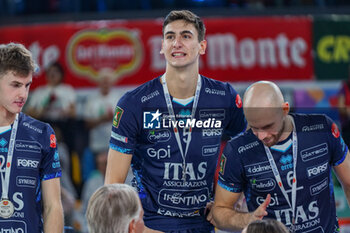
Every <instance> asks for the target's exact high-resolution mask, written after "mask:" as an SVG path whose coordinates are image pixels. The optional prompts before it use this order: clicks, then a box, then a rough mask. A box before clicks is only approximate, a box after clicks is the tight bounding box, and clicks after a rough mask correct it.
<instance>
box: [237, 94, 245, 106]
mask: <svg viewBox="0 0 350 233" xmlns="http://www.w3.org/2000/svg"><path fill="white" fill-rule="evenodd" d="M242 105H243V104H242V99H241V97H240V96H239V95H238V94H237V95H236V106H237V108H241V107H242Z"/></svg>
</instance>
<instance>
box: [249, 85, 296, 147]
mask: <svg viewBox="0 0 350 233" xmlns="http://www.w3.org/2000/svg"><path fill="white" fill-rule="evenodd" d="M243 110H244V115H245V117H246V119H247V121H248V125H249V127H250V128H251V129H252V131H253V133H254V134H255V135H256V136H257V137H258V138H259V139H260V140H261V141H262V142H263V143H264V144H265V145H267V146H272V145H275V144H276V143H277V142H279V141H280V140H281V139H284V138H285V135H287V136H288V131H286V129H288V130H289V129H290V124H289V120H288V119H287V115H288V113H289V104H288V103H287V102H284V98H283V95H282V93H281V90H280V89H279V87H278V86H277V85H276V84H274V83H273V82H268V81H261V82H256V83H254V84H252V85H251V86H250V87H248V88H247V90H246V92H245V93H244V97H243ZM286 119H287V120H286ZM285 133H286V134H285Z"/></svg>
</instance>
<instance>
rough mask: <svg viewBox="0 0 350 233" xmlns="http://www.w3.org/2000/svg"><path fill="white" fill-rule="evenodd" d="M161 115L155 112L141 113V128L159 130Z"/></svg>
mask: <svg viewBox="0 0 350 233" xmlns="http://www.w3.org/2000/svg"><path fill="white" fill-rule="evenodd" d="M161 115H162V113H160V112H159V109H157V111H153V112H143V128H144V129H160V116H161Z"/></svg>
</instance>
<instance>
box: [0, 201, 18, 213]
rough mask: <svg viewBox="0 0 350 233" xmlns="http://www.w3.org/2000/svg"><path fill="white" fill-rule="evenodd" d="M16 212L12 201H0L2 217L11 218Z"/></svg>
mask: <svg viewBox="0 0 350 233" xmlns="http://www.w3.org/2000/svg"><path fill="white" fill-rule="evenodd" d="M14 212H15V208H14V206H13V203H12V202H11V201H10V200H6V199H3V200H1V201H0V217H1V218H10V217H11V216H12V215H13V213H14Z"/></svg>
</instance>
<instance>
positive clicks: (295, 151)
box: [264, 117, 298, 225]
mask: <svg viewBox="0 0 350 233" xmlns="http://www.w3.org/2000/svg"><path fill="white" fill-rule="evenodd" d="M291 119H292V124H293V139H292V143H293V180H292V182H293V183H292V203H291V202H290V200H289V197H288V194H287V192H286V190H285V189H284V186H283V183H282V179H281V176H280V173H279V171H278V169H277V166H276V163H275V160H274V159H273V156H272V154H271V151H270V149H269V148H268V147H267V146H265V145H264V147H265V152H266V155H267V158H268V160H269V163H270V166H271V169H272V171H273V175H274V176H275V179H276V181H277V184H278V186H279V187H280V189H281V192H282V193H283V196H284V198H285V199H286V200H287V202H288V205H289V207H290V208H291V209H292V214H293V215H292V216H293V218H292V220H293V222H292V224H293V225H294V223H295V222H294V220H295V210H296V196H297V177H296V167H297V155H298V139H297V133H296V129H295V123H294V119H293V117H292V118H291Z"/></svg>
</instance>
